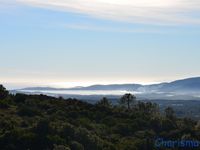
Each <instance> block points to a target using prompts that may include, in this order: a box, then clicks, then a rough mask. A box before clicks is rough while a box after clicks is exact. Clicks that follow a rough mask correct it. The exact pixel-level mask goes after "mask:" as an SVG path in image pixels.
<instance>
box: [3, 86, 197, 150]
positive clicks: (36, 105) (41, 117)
mask: <svg viewBox="0 0 200 150" xmlns="http://www.w3.org/2000/svg"><path fill="white" fill-rule="evenodd" d="M157 138H164V139H169V140H200V123H198V121H193V120H191V119H187V118H183V119H180V118H177V117H176V116H175V115H174V111H173V109H171V108H167V109H166V110H165V114H164V115H161V114H160V112H159V107H158V105H156V104H153V103H150V102H146V103H145V102H137V101H136V99H135V97H134V96H133V95H125V96H123V97H122V99H121V101H120V103H119V104H118V105H115V106H112V104H111V103H110V102H109V100H108V99H106V98H103V99H102V100H101V101H99V102H98V103H97V104H94V105H93V104H89V103H86V102H83V101H79V100H76V99H63V98H62V97H60V98H54V97H49V96H45V95H23V94H16V95H9V94H8V92H7V91H6V89H5V88H4V87H3V86H1V87H0V150H154V149H158V148H157V147H156V144H155V140H156V139H157ZM159 149H167V148H166V147H161V148H159ZM170 149H178V148H176V147H175V148H170ZM179 149H183V148H179ZM196 149H198V148H196Z"/></svg>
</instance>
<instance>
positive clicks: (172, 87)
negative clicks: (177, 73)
mask: <svg viewBox="0 0 200 150" xmlns="http://www.w3.org/2000/svg"><path fill="white" fill-rule="evenodd" d="M71 91H73V92H71ZM74 91H75V92H74ZM79 91H80V92H79ZM82 91H90V92H91V93H92V94H91V95H99V96H101V95H107V96H109V95H110V96H111V97H112V96H113V95H115V94H113V93H120V91H125V92H132V93H135V94H136V96H137V97H139V98H142V99H171V100H177V99H181V100H188V99H190V100H196V99H198V100H200V77H196V78H187V79H182V80H176V81H173V82H168V83H160V84H151V85H141V84H110V85H92V86H87V87H74V88H52V87H29V88H24V89H19V90H14V91H11V92H13V93H17V92H21V93H28V94H30V93H37V94H38V93H42V94H49V95H52V94H53V95H56V96H59V95H62V96H63V97H69V96H73V97H77V96H78V95H79V97H83V96H84V94H80V93H81V92H82ZM98 91H99V92H98ZM101 91H104V92H103V93H102V94H99V93H101ZM112 91H116V92H112ZM121 94H123V93H121ZM76 95H77V96H76ZM117 95H118V96H119V94H117ZM87 97H88V96H87Z"/></svg>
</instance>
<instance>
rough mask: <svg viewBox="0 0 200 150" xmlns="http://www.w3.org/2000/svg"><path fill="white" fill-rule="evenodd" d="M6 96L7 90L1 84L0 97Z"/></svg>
mask: <svg viewBox="0 0 200 150" xmlns="http://www.w3.org/2000/svg"><path fill="white" fill-rule="evenodd" d="M7 96H8V91H7V90H6V88H5V87H3V85H0V99H4V98H6V97H7Z"/></svg>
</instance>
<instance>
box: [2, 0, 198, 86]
mask: <svg viewBox="0 0 200 150" xmlns="http://www.w3.org/2000/svg"><path fill="white" fill-rule="evenodd" d="M198 4H199V2H197V1H195V0H190V1H187V0H184V1H183V0H174V1H171V0H163V1H162V2H160V1H158V0H151V1H147V0H142V1H136V0H135V1H130V0H125V1H123V2H121V1H119V0H111V1H109V3H108V2H106V1H105V0H93V1H91V0H74V1H71V0H57V1H54V0H44V1H43V2H40V1H39V0H32V1H31V0H15V1H14V0H8V1H4V0H3V1H2V0H1V1H0V41H1V44H0V54H1V60H0V82H1V83H2V84H4V85H6V87H8V88H18V87H24V86H38V85H40V86H46V85H47V86H58V87H70V86H78V85H90V84H97V83H99V84H110V83H133V82H134V83H135V82H136V83H143V84H148V83H154V82H162V81H171V80H174V79H179V78H186V77H194V76H199V75H200V69H199V58H200V50H199V47H200V5H198ZM198 6H199V7H198Z"/></svg>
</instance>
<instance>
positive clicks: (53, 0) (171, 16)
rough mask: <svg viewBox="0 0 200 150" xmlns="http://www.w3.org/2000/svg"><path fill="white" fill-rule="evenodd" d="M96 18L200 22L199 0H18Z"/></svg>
mask: <svg viewBox="0 0 200 150" xmlns="http://www.w3.org/2000/svg"><path fill="white" fill-rule="evenodd" d="M16 1H17V2H18V3H21V4H27V5H31V6H35V7H42V8H48V9H55V10H61V11H68V12H75V13H80V14H84V15H88V16H91V17H95V18H102V19H111V20H116V21H127V22H133V23H151V24H165V25H166V24H200V18H199V17H198V15H196V14H197V13H200V0H16Z"/></svg>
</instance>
